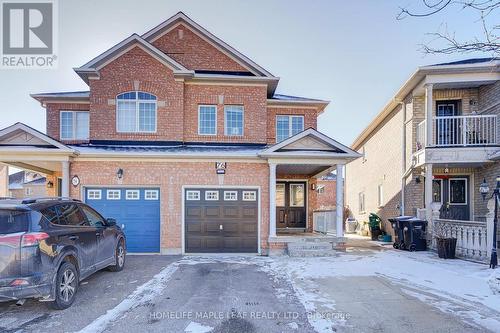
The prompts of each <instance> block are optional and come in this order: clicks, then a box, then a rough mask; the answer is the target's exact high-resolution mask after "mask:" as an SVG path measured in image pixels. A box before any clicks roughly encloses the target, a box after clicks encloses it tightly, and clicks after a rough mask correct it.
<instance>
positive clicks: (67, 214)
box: [57, 204, 87, 225]
mask: <svg viewBox="0 0 500 333" xmlns="http://www.w3.org/2000/svg"><path fill="white" fill-rule="evenodd" d="M57 211H58V213H59V224H62V225H84V224H85V222H86V221H87V219H86V217H85V215H83V213H82V211H81V210H80V208H78V206H77V205H75V204H63V205H59V206H57Z"/></svg>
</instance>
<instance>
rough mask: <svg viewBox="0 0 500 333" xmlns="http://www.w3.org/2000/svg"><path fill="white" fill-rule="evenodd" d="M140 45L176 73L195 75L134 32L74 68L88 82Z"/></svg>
mask: <svg viewBox="0 0 500 333" xmlns="http://www.w3.org/2000/svg"><path fill="white" fill-rule="evenodd" d="M134 46H139V47H140V48H141V49H142V50H144V51H145V52H147V53H149V54H150V55H151V56H153V57H154V58H155V59H157V60H158V61H160V62H161V63H163V64H164V65H166V66H167V67H169V68H170V69H172V70H173V72H174V75H175V74H180V75H185V76H192V75H194V71H190V70H188V69H187V68H186V67H184V66H183V65H181V64H180V63H178V62H177V61H175V60H174V59H172V58H171V57H169V56H168V55H167V54H165V53H163V52H162V51H161V50H159V49H158V48H156V47H155V46H153V45H152V44H151V43H149V42H147V41H146V40H144V39H143V38H142V37H141V36H139V35H138V34H132V35H131V36H129V37H128V38H125V39H124V40H122V41H121V42H120V43H118V44H116V45H115V46H113V47H112V48H110V49H108V50H107V51H105V52H104V53H102V54H101V55H99V56H97V57H95V58H94V59H92V60H90V61H89V62H87V63H86V64H85V65H83V66H81V67H78V68H74V70H75V72H76V73H77V74H78V75H80V77H81V78H82V79H83V80H84V81H85V82H87V83H88V76H89V75H97V76H98V75H99V73H98V72H99V69H100V68H102V67H104V66H105V65H106V64H108V63H109V62H110V61H111V60H113V59H115V58H117V57H119V56H120V55H122V54H123V53H125V52H127V51H129V50H130V49H131V48H132V47H134Z"/></svg>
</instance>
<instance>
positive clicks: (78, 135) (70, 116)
mask: <svg viewBox="0 0 500 333" xmlns="http://www.w3.org/2000/svg"><path fill="white" fill-rule="evenodd" d="M60 118H61V119H60V135H61V140H88V139H89V113H88V111H61V113H60Z"/></svg>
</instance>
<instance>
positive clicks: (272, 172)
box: [269, 163, 276, 237]
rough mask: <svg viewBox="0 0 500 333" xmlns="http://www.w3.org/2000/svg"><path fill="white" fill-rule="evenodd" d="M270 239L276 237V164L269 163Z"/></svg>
mask: <svg viewBox="0 0 500 333" xmlns="http://www.w3.org/2000/svg"><path fill="white" fill-rule="evenodd" d="M269 237H276V164H274V163H269Z"/></svg>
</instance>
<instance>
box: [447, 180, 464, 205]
mask: <svg viewBox="0 0 500 333" xmlns="http://www.w3.org/2000/svg"><path fill="white" fill-rule="evenodd" d="M449 182H450V185H449V193H448V197H449V198H450V204H454V205H466V204H467V179H465V178H450V180H449Z"/></svg>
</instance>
